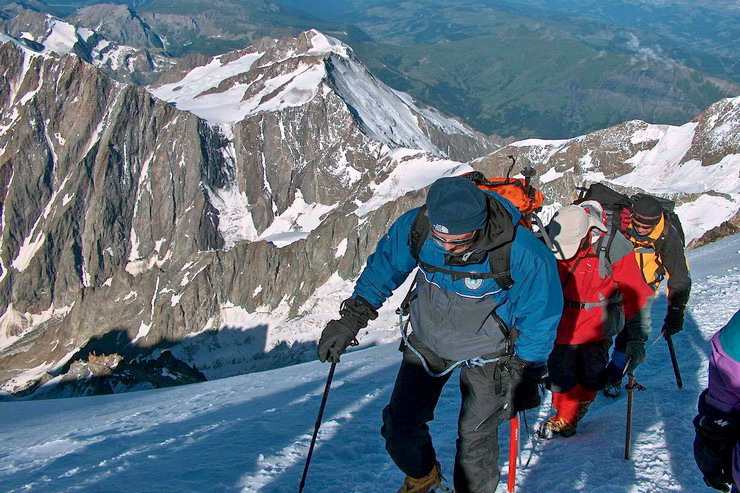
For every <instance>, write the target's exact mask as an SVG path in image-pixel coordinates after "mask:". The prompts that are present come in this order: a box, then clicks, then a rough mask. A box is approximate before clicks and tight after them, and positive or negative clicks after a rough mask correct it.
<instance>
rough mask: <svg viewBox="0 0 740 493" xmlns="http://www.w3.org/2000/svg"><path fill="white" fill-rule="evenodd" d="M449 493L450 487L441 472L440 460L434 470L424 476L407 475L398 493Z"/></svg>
mask: <svg viewBox="0 0 740 493" xmlns="http://www.w3.org/2000/svg"><path fill="white" fill-rule="evenodd" d="M433 492H434V493H449V492H450V489H449V488H448V487H447V485H446V484H445V483H444V477H442V474H441V473H440V472H439V462H437V463H436V464H435V465H434V467H433V468H432V471H431V472H430V473H429V474H427V475H426V476H424V477H423V478H412V477H411V476H406V479H404V481H403V485H402V486H401V489H400V490H398V493H433Z"/></svg>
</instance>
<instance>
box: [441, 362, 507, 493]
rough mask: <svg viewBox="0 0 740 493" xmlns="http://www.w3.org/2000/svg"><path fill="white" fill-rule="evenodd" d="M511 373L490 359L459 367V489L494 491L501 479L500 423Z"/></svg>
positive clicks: (469, 492)
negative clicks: (484, 362)
mask: <svg viewBox="0 0 740 493" xmlns="http://www.w3.org/2000/svg"><path fill="white" fill-rule="evenodd" d="M509 381H510V378H509V373H508V370H506V369H504V368H503V365H497V364H495V363H490V364H488V365H485V366H482V367H474V368H465V367H463V369H462V370H461V371H460V390H461V392H462V405H461V408H460V418H459V420H458V439H457V454H456V456H455V478H454V479H455V491H456V492H457V493H492V492H493V491H494V490H495V489H496V486H497V485H498V482H499V466H498V454H499V447H498V427H499V425H500V424H501V423H502V422H503V421H504V412H503V409H502V408H503V407H504V405H505V404H506V402H507V401H508V398H509V394H510V392H511V389H510V388H509Z"/></svg>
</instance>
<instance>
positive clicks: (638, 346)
mask: <svg viewBox="0 0 740 493" xmlns="http://www.w3.org/2000/svg"><path fill="white" fill-rule="evenodd" d="M624 354H626V355H627V361H628V363H627V373H628V374H629V373H633V372H634V371H635V369H636V368H637V367H638V366H639V365H640V363H642V362H643V361H645V358H646V356H647V355H646V353H645V341H628V342H627V345H626V347H625V349H624Z"/></svg>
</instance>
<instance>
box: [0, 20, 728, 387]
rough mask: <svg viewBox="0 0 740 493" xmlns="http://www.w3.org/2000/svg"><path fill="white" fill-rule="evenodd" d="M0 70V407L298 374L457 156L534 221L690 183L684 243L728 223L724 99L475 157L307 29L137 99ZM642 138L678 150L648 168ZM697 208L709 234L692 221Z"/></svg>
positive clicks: (78, 78) (60, 75)
mask: <svg viewBox="0 0 740 493" xmlns="http://www.w3.org/2000/svg"><path fill="white" fill-rule="evenodd" d="M0 61H1V62H2V66H3V67H6V71H5V76H4V78H3V82H2V84H3V86H2V90H0V190H1V191H2V195H1V196H0V199H2V235H1V236H0V269H2V270H1V271H0V313H1V314H2V315H0V382H3V383H2V385H3V387H2V388H3V389H5V390H7V391H21V392H23V391H30V390H32V389H34V388H36V386H38V385H40V384H42V383H44V382H46V381H47V380H50V379H51V381H52V383H56V382H59V381H68V380H69V379H67V380H64V375H65V374H67V373H69V372H71V371H72V370H73V369H75V371H77V372H78V373H77V374H80V373H84V372H93V366H94V365H87V363H90V362H91V358H90V355H93V354H97V355H108V354H112V353H116V354H120V355H122V356H124V357H125V358H126V364H127V365H134V366H135V365H137V364H141V365H152V367H154V368H161V371H162V373H163V375H165V376H168V375H169V376H172V375H181V376H182V377H176V378H169V380H168V382H169V383H170V384H173V383H178V381H182V380H180V378H182V379H187V381H192V379H197V378H198V375H199V374H202V375H205V377H207V378H209V379H212V378H218V377H225V376H231V375H235V374H239V373H243V372H248V371H256V370H264V369H269V368H274V367H275V366H279V365H284V364H288V363H297V362H301V361H306V360H309V359H312V358H313V357H314V352H315V341H316V340H317V339H318V335H319V334H320V331H321V329H322V327H323V326H324V324H325V323H326V321H327V320H329V319H330V318H331V317H333V316H335V312H336V308H337V307H338V306H339V302H340V301H341V300H342V299H344V298H345V297H347V296H348V295H349V294H350V292H351V284H352V279H353V278H355V277H356V276H357V274H358V273H359V271H360V269H361V267H362V265H363V263H364V260H365V258H366V257H367V255H368V254H369V253H371V252H372V250H373V249H374V246H375V243H376V241H377V239H378V238H379V237H380V236H381V235H382V234H383V233H384V232H385V230H386V229H387V227H388V226H389V225H390V223H391V222H392V221H393V220H394V219H395V218H396V217H397V216H399V215H400V214H401V213H402V212H404V211H405V210H407V209H408V208H410V207H413V206H417V205H419V204H421V203H422V201H423V199H424V193H423V189H424V188H425V187H426V186H427V185H429V184H430V183H432V182H433V181H434V180H435V179H437V178H439V177H440V176H444V175H452V174H459V173H462V172H465V171H468V170H470V169H472V168H471V165H470V164H468V163H469V162H471V161H472V164H473V167H475V168H478V169H482V170H484V171H486V172H487V173H489V174H491V175H501V174H503V171H504V169H505V168H504V167H505V166H506V165H508V161H507V159H506V157H505V156H506V155H507V154H513V155H517V156H519V157H526V158H528V159H529V160H530V161H531V162H532V163H533V164H535V166H536V168H537V169H538V171H539V172H540V173H541V175H540V183H542V184H543V185H542V186H543V189H544V190H545V191H546V193H547V195H548V199H549V201H550V205H549V206H548V207H549V209H550V210H551V209H552V208H553V207H554V205H553V203H555V202H560V203H565V202H566V200H567V197H568V196H569V194H571V193H572V192H573V190H574V186H575V184H580V183H581V182H583V181H584V180H586V179H595V178H600V177H604V178H605V179H607V180H609V181H611V182H613V183H615V184H619V180H621V179H625V180H628V179H631V178H629V177H630V174H631V173H636V174H637V175H636V176H643V175H641V174H640V173H644V172H645V170H647V169H648V168H650V167H653V168H656V167H657V168H661V169H663V168H664V167H666V166H671V167H673V168H675V169H678V170H680V171H681V172H682V173H684V175H689V174H691V173H695V174H692V175H691V177H692V178H694V181H695V182H697V183H702V184H703V185H702V186H703V187H704V189H703V190H693V189H692V190H689V192H690V193H691V194H694V195H689V194H687V193H683V194H682V195H681V196H680V197H678V198H679V199H680V200H681V201H682V205H681V207H680V208H679V214H681V215H682V217H685V218H686V219H685V221H686V222H688V223H689V225H690V228H691V229H690V235H693V236H691V237H699V236H701V235H702V234H703V233H704V232H705V231H707V230H708V229H710V228H712V227H714V226H715V224H714V222H716V221H717V220H721V221H724V220H726V219H728V218H731V217H733V216H735V215H736V214H737V210H738V206H737V204H738V190H739V188H740V185H739V182H740V179H739V178H738V176H737V172H736V170H735V171H734V174H733V169H735V168H737V155H738V154H740V151H738V143H737V137H736V136H737V132H736V131H735V130H733V129H736V128H737V125H738V112H737V105H738V100H737V99H733V100H727V101H724V102H722V103H718V104H717V105H715V106H713V107H712V108H710V110H708V112H707V113H705V114H703V115H701V116H699V117H698V119H697V120H696V122H692V123H690V124H687V125H686V126H684V127H666V126H651V125H648V124H644V123H639V122H630V123H627V124H624V125H621V126H618V127H614V128H611V129H605V130H603V131H600V132H596V133H594V134H590V135H586V136H583V137H580V138H578V139H572V140H571V141H564V142H543V141H525V142H519V143H514V144H511V145H510V146H508V147H506V148H504V149H501V150H498V151H495V152H492V151H494V150H495V149H497V148H498V147H499V146H500V145H499V143H498V141H497V140H495V139H493V138H489V137H486V136H483V135H482V134H480V133H477V132H474V131H472V130H471V129H470V128H468V127H466V126H465V125H463V124H461V123H460V122H457V121H454V120H451V119H449V118H446V117H444V116H443V115H441V114H439V113H438V112H436V111H434V110H433V109H429V108H424V107H422V106H421V105H419V104H418V103H416V102H415V101H414V100H413V99H412V98H410V97H409V96H408V95H405V94H403V93H399V92H397V91H394V90H392V89H390V88H388V87H387V86H385V85H383V84H382V83H380V82H379V81H378V80H377V79H375V78H374V77H373V76H372V74H370V73H369V72H368V71H367V69H365V67H364V66H363V65H362V64H361V63H359V61H358V60H357V59H356V57H355V56H354V54H353V53H352V50H351V48H350V47H348V46H346V45H344V44H342V43H340V42H338V41H337V40H335V39H333V38H330V37H328V36H325V35H323V34H321V33H319V32H317V31H307V32H305V33H303V34H301V35H300V36H299V37H297V38H286V39H281V40H272V39H263V40H261V41H260V42H258V43H256V44H255V45H254V46H252V47H250V48H248V49H246V50H242V51H237V52H232V53H229V54H226V55H222V56H220V57H216V58H207V57H198V56H194V57H190V58H187V59H183V60H182V61H181V62H180V63H179V64H178V65H177V66H175V67H173V68H172V70H171V71H170V72H168V73H166V74H164V75H163V76H162V78H161V79H160V80H159V81H158V82H157V83H155V84H153V85H151V86H149V87H148V88H147V89H146V90H145V89H143V88H139V87H135V86H131V85H126V84H122V83H119V82H116V81H114V80H113V79H111V78H110V77H108V76H106V75H105V74H103V73H101V71H99V70H97V69H96V68H95V67H94V66H93V65H91V64H90V63H87V62H85V61H84V60H83V59H81V58H79V57H78V56H75V55H73V54H66V55H58V54H56V53H54V52H50V51H49V50H48V49H46V48H45V47H43V48H41V49H40V50H33V49H31V48H29V47H28V46H27V45H23V43H17V42H13V41H12V40H11V41H8V42H5V43H2V44H0ZM702 122H703V123H702ZM725 128H728V129H729V131H725V130H723V129H725ZM720 137H721V138H720ZM686 139H690V142H689V141H687V140H686ZM661 142H662V143H663V145H664V146H665V147H670V148H671V149H672V150H673V145H674V144H675V145H680V149H686V151H685V152H682V153H681V152H675V156H677V157H675V158H673V157H671V158H670V159H669V158H668V157H667V156H668V154H667V153H665V152H662V151H661V149H662V147H661V144H660V143H661ZM653 150H655V151H654V152H651V151H653ZM679 155H680V156H679ZM482 156H486V157H483V158H482V159H481V160H479V161H473V160H474V159H476V158H481V157H482ZM671 156H673V154H671ZM684 158H686V159H684ZM697 163H701V164H697ZM728 170H729V171H728ZM641 181H642V182H644V185H645V186H644V190H646V191H649V192H650V191H653V192H666V191H667V190H666V189H664V188H659V187H657V186H655V185H654V184H651V183H650V182H648V181H647V180H645V179H644V178H643V179H641ZM684 181H687V180H684ZM689 181H690V180H689ZM634 183H635V182H634V181H632V182H629V183H625V185H629V184H634ZM657 183H661V184H665V183H672V182H666V180H665V179H663V180H660V181H658V182H657ZM676 183H678V182H676ZM671 191H672V192H685V190H683V189H679V188H674V189H671ZM699 191H703V193H702V194H698V192H699ZM707 197H709V199H707ZM720 199H721V200H720ZM706 200H709V202H706ZM717 204H724V205H723V206H722V207H719V206H717ZM710 207H711V208H712V209H713V210H712V212H713V214H714V216H713V217H712V219H709V218H708V217H705V216H704V214H699V211H704V210H706V209H708V208H710ZM692 214H693V215H692ZM693 218H696V219H695V220H694V219H693ZM328 306H331V307H332V308H331V309H328V308H327V307H328ZM394 307H395V304H394V303H393V302H389V303H388V304H387V306H386V308H385V309H384V311H383V312H382V313H381V317H380V318H379V320H378V321H376V325H375V327H376V330H375V334H377V337H378V338H380V340H385V339H386V338H391V339H392V338H393V337H394V328H393V326H394V321H395V316H394V315H393V313H392V311H393V308H394ZM173 355H174V356H175V357H176V358H177V360H175V359H174V358H172V356H173ZM96 361H98V360H96ZM111 361H118V360H117V359H116V358H113V359H112V360H111ZM183 363H184V364H185V365H184V366H183ZM96 364H97V363H96ZM86 365H87V366H86ZM188 365H192V366H195V367H196V368H197V371H192V368H190V367H189V366H188ZM127 368H130V366H125V365H124V366H121V367H118V366H116V367H115V368H108V369H107V370H105V369H104V370H103V371H102V374H101V376H102V377H103V381H104V382H107V385H108V386H109V388H110V389H111V390H116V391H118V390H126V389H130V388H137V389H140V388H144V387H147V386H160V385H164V384H166V383H167V382H165V383H163V382H162V381H161V380H162V379H158V380H156V381H154V380H153V379H152V380H148V381H142V382H140V383H139V384H138V385H137V384H134V385H128V384H126V385H124V384H122V383H121V382H122V381H123V380H126V379H124V378H122V375H121V373H122V372H124V370H126V369H127ZM106 371H107V373H106ZM126 371H128V370H126ZM140 373H146V372H140ZM96 374H98V373H96ZM105 379H107V380H105ZM165 380H167V379H165ZM126 381H128V380H126ZM101 387H102V385H97V386H96V387H95V388H94V389H93V388H92V387H91V388H90V389H89V390H85V389H84V388H80V387H79V386H65V385H51V386H50V387H47V388H48V389H53V390H49V391H45V392H44V395H45V396H47V397H50V396H65V395H73V394H74V395H77V394H80V393H85V392H88V391H89V392H93V391H95V392H99V391H100V388H101Z"/></svg>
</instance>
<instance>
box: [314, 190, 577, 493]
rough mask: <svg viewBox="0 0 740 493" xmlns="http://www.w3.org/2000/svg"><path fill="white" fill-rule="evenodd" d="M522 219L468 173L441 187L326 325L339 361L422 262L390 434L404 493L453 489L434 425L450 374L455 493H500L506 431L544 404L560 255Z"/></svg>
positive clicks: (328, 345)
mask: <svg viewBox="0 0 740 493" xmlns="http://www.w3.org/2000/svg"><path fill="white" fill-rule="evenodd" d="M520 219H521V213H520V212H519V211H518V210H517V209H516V207H514V205H513V204H511V202H509V201H508V200H507V199H505V198H503V197H502V196H500V195H498V194H496V193H495V192H489V191H483V190H481V189H480V188H478V187H477V186H476V185H475V184H474V183H473V182H472V181H471V180H469V179H468V178H465V177H449V178H441V179H439V180H437V181H436V182H435V183H433V184H432V186H431V187H430V189H429V193H428V195H427V201H426V204H425V206H423V207H421V208H417V209H413V210H411V211H409V212H407V213H405V214H404V215H402V216H401V217H400V218H399V219H397V220H396V222H395V223H394V224H393V225H392V226H391V228H390V229H389V231H388V233H387V234H386V235H385V236H384V237H383V238H382V239H381V240H380V242H379V243H378V246H377V248H376V250H375V253H373V254H372V255H371V256H370V257H369V258H368V260H367V266H366V267H365V269H364V270H363V272H362V274H361V275H360V277H359V279H358V280H357V283H356V285H355V289H354V293H353V295H352V297H351V298H349V299H347V300H345V301H344V302H343V303H342V307H341V309H340V316H341V318H340V319H339V320H332V321H331V322H329V323H328V324H327V326H326V328H325V329H324V331H323V333H322V335H321V339H320V341H319V345H318V356H319V359H320V360H321V361H327V360H329V361H332V362H338V361H339V357H340V355H341V354H343V353H344V351H345V350H346V349H347V348H348V347H349V346H350V345H353V344H356V337H357V334H358V332H359V331H360V329H362V328H364V327H366V326H367V323H368V321H369V320H372V319H375V318H376V317H377V310H378V308H380V306H381V305H382V304H383V303H384V302H385V301H386V300H387V299H388V297H390V295H391V294H392V292H393V291H394V290H395V289H396V288H398V287H399V286H400V285H401V284H403V282H404V281H405V280H406V278H407V277H408V276H409V274H411V273H412V272H413V271H414V269H416V267H417V266H418V267H419V268H418V271H417V272H416V275H415V276H416V277H415V284H414V286H415V287H414V289H413V291H412V292H411V293H410V296H408V297H407V301H408V303H406V304H405V306H403V307H402V308H403V309H404V311H405V312H408V313H409V316H410V323H411V327H412V328H413V332H412V333H411V335H410V336H408V337H407V338H406V337H404V344H403V345H402V347H403V360H402V363H401V367H400V369H399V373H398V377H397V379H396V384H395V387H394V390H393V394H392V396H391V400H390V403H389V404H388V406H386V408H385V409H384V410H383V427H382V429H381V433H382V435H383V437H384V438H385V440H386V449H387V450H388V452H389V454H390V456H391V458H392V459H393V460H394V462H395V463H396V465H397V466H398V467H399V469H401V471H403V472H404V473H405V474H406V479H405V480H404V485H403V486H402V487H401V489H400V490H399V491H400V492H404V491H432V490H433V488H437V489H438V490H440V491H445V490H444V488H443V485H442V483H441V477H440V467H439V464H438V462H437V459H436V454H435V451H434V448H433V446H432V439H431V436H430V434H429V429H428V426H427V423H428V422H429V421H431V420H432V419H433V413H434V408H435V407H436V404H437V401H438V399H439V396H440V393H441V392H442V388H443V387H444V385H445V383H446V382H447V381H448V379H449V377H450V375H451V374H452V370H454V369H455V368H457V367H460V368H461V371H460V387H461V391H462V403H461V409H460V416H459V421H458V434H459V438H458V440H457V454H456V457H455V469H454V486H455V491H456V492H458V493H462V492H481V493H482V492H491V491H494V490H495V489H496V485H497V484H498V481H499V471H498V467H495V464H496V463H497V461H498V442H497V438H496V437H497V429H498V426H499V424H501V423H502V422H503V421H505V420H506V419H508V418H511V417H513V416H514V415H515V414H516V413H517V412H518V411H521V410H524V409H530V408H532V407H537V406H538V405H539V404H540V395H539V386H538V384H539V383H540V382H541V380H542V378H543V376H544V374H545V373H546V369H545V362H546V360H547V357H548V355H549V354H550V351H551V350H552V347H553V341H554V339H555V334H556V329H557V326H558V322H559V320H560V315H561V313H562V310H563V297H562V289H561V286H560V280H559V276H558V272H557V267H556V264H555V258H554V256H553V255H552V253H551V252H550V251H548V249H547V248H546V247H545V246H544V244H543V243H542V242H540V241H539V240H538V239H537V238H536V237H535V236H534V235H533V234H532V233H531V232H530V231H529V230H528V229H527V228H525V227H523V226H522V225H521V224H520Z"/></svg>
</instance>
